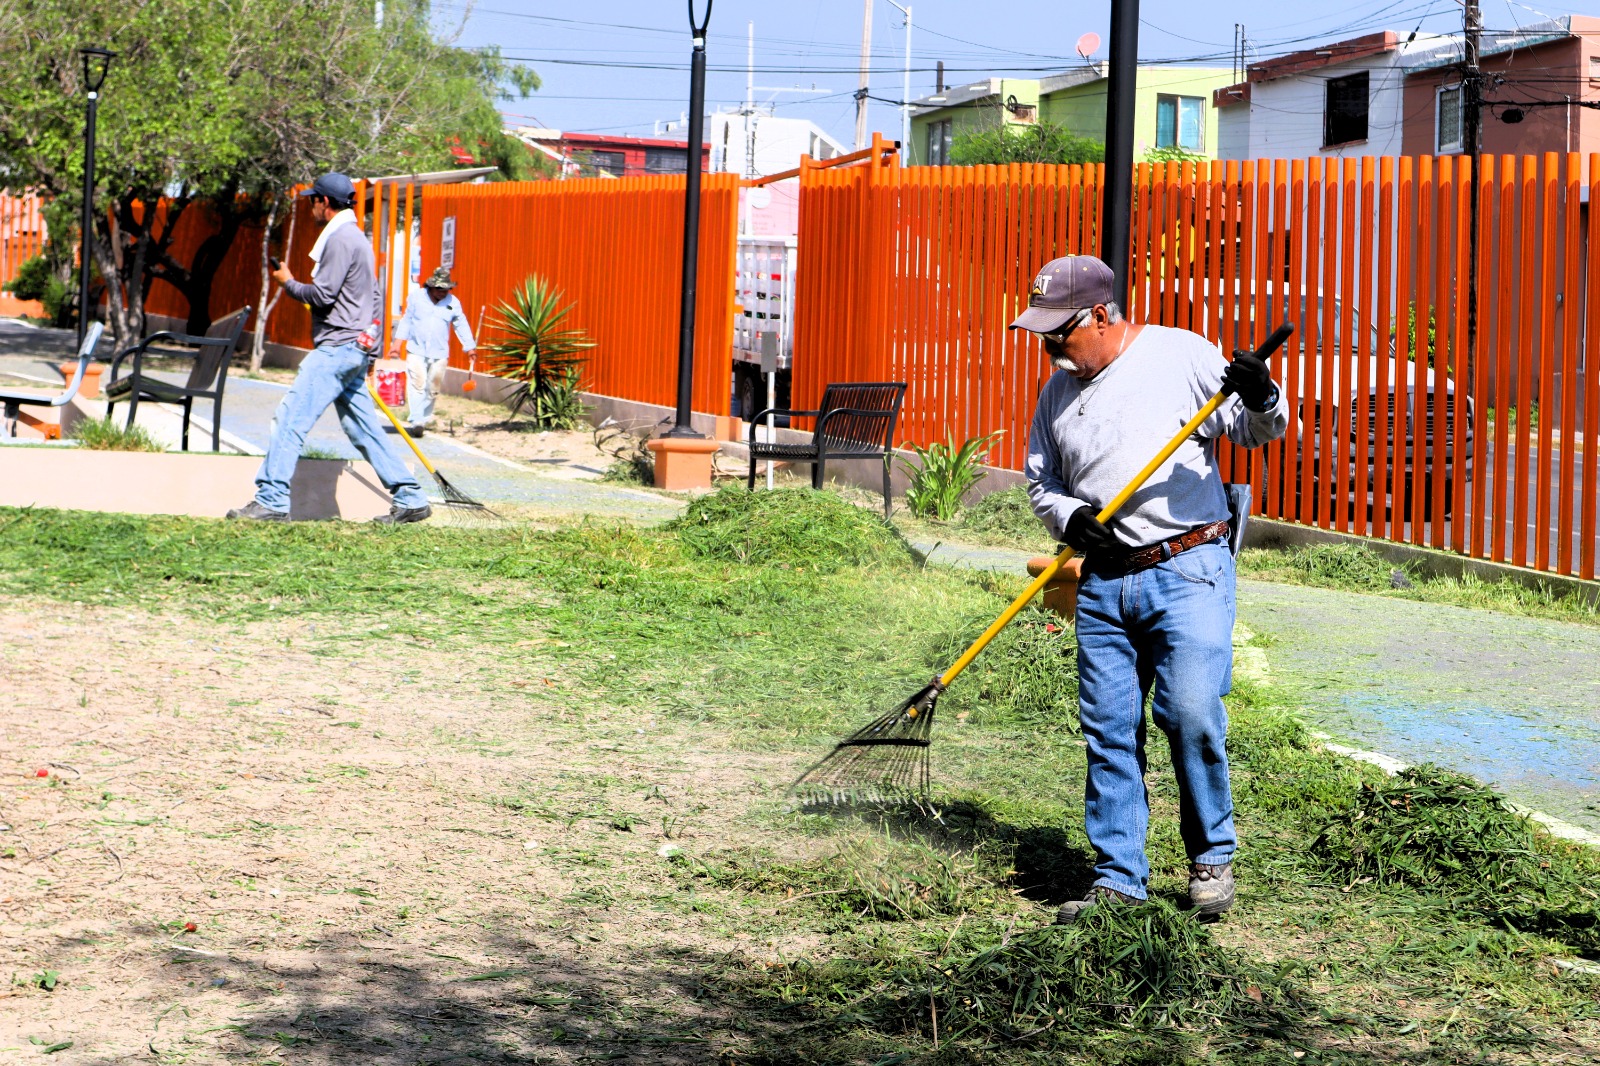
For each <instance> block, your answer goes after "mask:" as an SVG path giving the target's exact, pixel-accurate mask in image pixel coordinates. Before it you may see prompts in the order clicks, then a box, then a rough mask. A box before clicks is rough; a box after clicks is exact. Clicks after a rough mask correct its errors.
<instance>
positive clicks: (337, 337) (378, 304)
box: [284, 225, 383, 348]
mask: <svg viewBox="0 0 1600 1066" xmlns="http://www.w3.org/2000/svg"><path fill="white" fill-rule="evenodd" d="M284 288H285V289H287V290H288V291H289V295H290V296H293V297H294V298H295V299H296V300H299V301H300V302H301V303H303V304H306V305H308V306H309V307H310V308H311V343H313V344H315V345H316V346H317V347H318V348H332V347H334V346H335V345H340V344H349V343H350V342H351V341H354V340H355V339H356V334H358V333H360V332H361V331H362V330H364V329H366V328H367V327H368V326H370V325H372V321H373V319H375V318H377V317H378V312H379V310H381V309H382V307H383V298H382V296H381V295H379V293H378V274H377V269H376V266H375V265H374V261H373V258H372V245H370V244H369V243H367V237H366V235H365V234H364V233H362V232H361V227H360V226H357V225H345V226H340V227H339V229H338V230H337V231H335V232H334V233H331V234H329V235H328V240H327V242H326V243H325V244H324V245H323V246H322V258H321V259H320V260H318V261H317V265H316V267H315V269H314V270H313V271H312V273H311V281H310V283H307V282H303V281H291V282H289V283H288V284H286V285H285V286H284Z"/></svg>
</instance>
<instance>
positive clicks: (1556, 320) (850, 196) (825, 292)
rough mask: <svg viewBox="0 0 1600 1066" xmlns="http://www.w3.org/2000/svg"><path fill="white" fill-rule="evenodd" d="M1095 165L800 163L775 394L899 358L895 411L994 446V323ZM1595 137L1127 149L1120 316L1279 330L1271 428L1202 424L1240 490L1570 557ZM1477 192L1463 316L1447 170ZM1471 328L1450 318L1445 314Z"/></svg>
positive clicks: (1397, 533) (1461, 232) (1019, 301)
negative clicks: (791, 349) (902, 396)
mask: <svg viewBox="0 0 1600 1066" xmlns="http://www.w3.org/2000/svg"><path fill="white" fill-rule="evenodd" d="M1102 177H1103V172H1102V170H1101V168H1099V167H1059V166H1031V167H1030V166H1026V165H1014V166H1007V167H943V168H934V167H916V168H906V169H900V168H898V167H895V166H892V165H890V166H873V167H867V168H861V169H857V170H852V171H826V172H823V171H817V172H806V171H803V172H802V174H801V183H802V194H801V201H800V230H801V232H800V240H799V246H800V259H799V267H798V271H797V291H796V297H795V304H796V326H795V343H796V355H795V366H796V369H795V381H794V385H795V401H796V405H797V406H800V407H806V406H812V405H814V403H815V402H816V401H817V400H818V399H819V398H820V395H821V389H822V387H823V385H825V384H826V383H827V382H828V381H848V380H855V381H869V380H870V381H877V380H903V381H906V382H907V383H908V386H909V388H908V391H907V398H906V408H905V417H904V422H903V426H904V429H903V436H904V437H905V438H906V439H908V440H911V441H914V442H917V443H922V444H928V443H933V442H936V441H939V440H943V439H945V438H946V437H947V436H951V437H954V439H955V440H957V441H960V440H962V439H965V438H967V437H972V436H977V435H980V434H984V433H988V432H990V431H993V430H997V429H998V430H1004V431H1005V433H1004V436H1003V437H1002V439H1001V441H1000V442H999V444H998V446H997V447H996V449H995V451H994V456H993V461H994V462H995V463H996V464H997V465H1000V466H1004V467H1011V468H1019V467H1020V466H1021V465H1022V460H1023V456H1024V454H1025V452H1026V443H1027V430H1028V425H1029V421H1030V419H1031V416H1032V412H1033V406H1034V401H1035V398H1036V397H1037V395H1038V391H1039V388H1040V387H1041V386H1042V384H1043V382H1044V380H1045V379H1046V377H1047V376H1048V374H1047V365H1046V361H1045V359H1044V357H1043V355H1042V353H1041V352H1040V351H1039V348H1038V345H1037V342H1036V341H1035V340H1034V339H1033V338H1032V337H1031V336H1018V335H1017V334H1016V333H1008V332H1007V330H1006V328H1005V327H1006V324H1007V322H1009V321H1010V319H1011V318H1012V317H1014V316H1015V314H1016V313H1017V311H1018V310H1019V309H1020V308H1021V307H1022V306H1024V304H1025V303H1026V299H1027V293H1028V286H1029V281H1030V279H1031V277H1032V275H1033V273H1034V271H1035V270H1036V269H1037V268H1038V266H1039V265H1040V264H1042V263H1044V262H1045V261H1047V260H1048V259H1051V258H1053V257H1055V256H1058V255H1064V254H1068V253H1072V252H1081V251H1092V250H1094V249H1095V248H1096V247H1097V244H1098V234H1097V227H1098V222H1099V196H1100V194H1099V185H1100V182H1101V180H1102ZM1596 179H1600V156H1594V157H1589V158H1587V159H1582V158H1580V157H1578V156H1576V155H1568V156H1559V155H1556V154H1550V155H1547V156H1545V157H1543V158H1542V159H1540V158H1534V157H1525V158H1511V157H1505V158H1499V159H1494V158H1486V159H1485V160H1484V164H1483V167H1482V170H1481V172H1480V173H1479V174H1478V175H1476V178H1475V177H1474V175H1472V174H1471V172H1470V169H1469V164H1468V162H1467V161H1466V160H1465V159H1462V158H1459V157H1443V158H1439V159H1434V158H1430V157H1422V158H1415V159H1412V158H1404V159H1394V158H1385V159H1381V160H1374V159H1360V160H1354V159H1343V160H1323V159H1311V160H1296V161H1293V162H1289V161H1284V160H1265V161H1256V162H1244V163H1235V162H1230V163H1220V162H1219V163H1210V164H1199V165H1197V164H1194V163H1183V164H1179V163H1172V164H1155V165H1152V164H1141V165H1140V166H1139V167H1138V170H1137V174H1136V179H1135V208H1134V218H1133V227H1132V243H1133V249H1132V251H1133V255H1132V262H1133V278H1132V289H1133V292H1132V296H1131V300H1130V303H1131V307H1130V309H1129V311H1130V314H1131V316H1132V317H1133V318H1134V320H1135V321H1141V322H1156V323H1162V324H1166V325H1173V326H1182V327H1186V328H1190V329H1193V330H1195V331H1197V332H1200V333H1203V334H1205V335H1206V336H1207V337H1209V338H1211V339H1213V340H1216V341H1218V342H1219V343H1221V344H1222V345H1223V346H1224V348H1226V349H1228V350H1231V349H1233V348H1235V347H1245V346H1248V345H1252V344H1254V343H1257V342H1259V341H1260V340H1261V339H1262V338H1263V337H1264V336H1265V335H1266V333H1267V332H1268V331H1269V330H1270V329H1271V327H1272V326H1273V325H1274V324H1275V323H1276V322H1277V321H1280V320H1283V319H1285V318H1287V319H1289V320H1290V321H1293V322H1295V323H1296V325H1297V326H1298V330H1297V332H1296V334H1295V337H1294V338H1293V340H1291V342H1290V344H1289V346H1288V348H1287V349H1286V351H1285V353H1284V355H1283V356H1282V357H1281V358H1280V359H1278V360H1277V361H1276V364H1275V368H1276V371H1275V372H1276V373H1277V375H1278V377H1279V379H1280V382H1281V384H1282V387H1283V389H1284V392H1285V395H1286V396H1287V399H1288V402H1289V404H1290V409H1291V411H1292V412H1293V413H1294V417H1293V418H1292V420H1291V424H1290V428H1289V432H1288V434H1287V435H1286V437H1285V439H1284V440H1283V441H1281V442H1278V443H1275V444H1273V445H1271V446H1269V447H1268V448H1266V449H1265V450H1264V451H1262V452H1259V453H1254V454H1245V453H1242V452H1236V451H1235V450H1234V449H1232V448H1231V447H1228V448H1224V454H1223V464H1224V470H1225V472H1226V473H1227V474H1228V475H1229V476H1230V477H1232V478H1233V479H1235V480H1240V481H1253V482H1254V483H1255V484H1256V485H1257V487H1258V499H1259V500H1260V504H1259V506H1260V509H1261V511H1262V512H1263V513H1265V514H1267V515H1269V516H1272V517H1278V518H1283V519H1287V520H1290V521H1296V522H1302V523H1306V524H1310V525H1316V526H1320V527H1322V528H1327V529H1336V530H1343V531H1349V532H1354V533H1359V534H1367V535H1373V536H1379V537H1386V538H1389V539H1392V540H1396V541H1402V542H1406V543H1412V544H1419V545H1428V546H1432V547H1438V548H1449V549H1452V550H1454V551H1457V552H1461V553H1465V554H1469V555H1473V556H1477V557H1486V558H1492V559H1496V560H1500V561H1507V562H1512V563H1516V564H1519V565H1525V566H1531V567H1536V568H1538V569H1541V570H1550V571H1555V572H1558V573H1563V574H1574V575H1579V576H1583V577H1586V578H1592V577H1593V576H1594V572H1595V542H1596V528H1595V524H1596V514H1597V510H1600V497H1597V484H1596V470H1597V456H1596V444H1597V441H1600V432H1597V429H1600V427H1597V419H1600V367H1597V366H1596V361H1595V359H1594V358H1593V357H1592V356H1589V355H1588V354H1587V351H1586V342H1588V341H1589V340H1590V339H1593V343H1594V344H1595V345H1600V240H1597V239H1593V238H1595V237H1596V236H1600V235H1597V234H1595V232H1594V231H1595V227H1596V226H1600V220H1597V219H1596V218H1595V217H1594V216H1593V215H1591V214H1590V212H1589V207H1588V203H1587V199H1586V196H1587V190H1588V189H1589V188H1594V187H1600V186H1597V185H1596V184H1595V181H1596ZM1474 180H1476V181H1477V182H1478V183H1479V191H1480V195H1481V198H1482V211H1481V218H1482V222H1481V224H1480V233H1479V240H1478V246H1477V263H1476V274H1477V277H1478V288H1477V292H1478V299H1477V307H1476V325H1475V331H1474V330H1472V328H1471V327H1470V326H1469V315H1468V304H1469V302H1470V301H1469V295H1468V294H1469V291H1470V290H1469V278H1470V276H1471V274H1472V273H1473V270H1472V269H1471V268H1472V266H1473V264H1472V261H1471V256H1472V241H1471V237H1470V219H1471V214H1470V210H1469V205H1470V194H1471V188H1472V182H1473V181H1474ZM1469 337H1473V339H1472V340H1469Z"/></svg>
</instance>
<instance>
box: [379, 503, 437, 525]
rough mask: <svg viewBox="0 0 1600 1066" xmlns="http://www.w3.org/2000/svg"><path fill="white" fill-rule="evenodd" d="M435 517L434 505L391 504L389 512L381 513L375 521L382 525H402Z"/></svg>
mask: <svg viewBox="0 0 1600 1066" xmlns="http://www.w3.org/2000/svg"><path fill="white" fill-rule="evenodd" d="M432 517H433V507H432V506H431V505H429V504H426V503H425V504H423V505H422V506H421V507H401V506H400V505H399V504H390V505H389V513H388V514H381V515H379V516H378V517H377V518H374V519H373V521H374V522H376V523H378V524H379V525H381V526H402V525H405V524H406V523H407V522H422V521H425V520H427V519H429V518H432Z"/></svg>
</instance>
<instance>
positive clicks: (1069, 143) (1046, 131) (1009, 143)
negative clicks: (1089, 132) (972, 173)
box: [950, 122, 1106, 167]
mask: <svg viewBox="0 0 1600 1066" xmlns="http://www.w3.org/2000/svg"><path fill="white" fill-rule="evenodd" d="M1105 157H1106V146H1105V145H1103V144H1101V143H1100V142H1099V141H1097V140H1094V139H1092V138H1089V137H1079V136H1078V135H1077V134H1075V133H1073V132H1072V131H1070V130H1068V129H1067V128H1066V127H1065V126H1058V125H1056V124H1055V123H1053V122H1036V123H1034V124H1033V125H1031V126H998V127H996V128H994V129H986V130H975V131H973V132H971V133H962V134H958V135H957V136H956V138H955V140H954V141H953V142H952V143H951V145H950V162H952V163H954V164H955V165H956V166H961V167H973V166H979V165H980V164H983V163H1099V162H1103V161H1104V160H1105Z"/></svg>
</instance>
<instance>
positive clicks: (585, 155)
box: [572, 149, 628, 177]
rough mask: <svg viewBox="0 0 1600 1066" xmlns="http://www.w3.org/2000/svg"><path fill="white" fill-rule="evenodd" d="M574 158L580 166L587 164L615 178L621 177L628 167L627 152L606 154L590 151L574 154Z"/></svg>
mask: <svg viewBox="0 0 1600 1066" xmlns="http://www.w3.org/2000/svg"><path fill="white" fill-rule="evenodd" d="M572 154H573V156H574V157H575V158H576V159H577V161H578V163H579V164H583V163H587V164H589V165H590V166H591V167H594V169H596V170H603V171H605V172H606V173H607V174H610V175H611V176H613V177H621V176H622V172H623V171H624V170H626V169H627V167H628V154H627V153H626V152H605V151H600V150H598V149H590V150H588V151H586V152H574V153H572Z"/></svg>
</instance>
